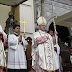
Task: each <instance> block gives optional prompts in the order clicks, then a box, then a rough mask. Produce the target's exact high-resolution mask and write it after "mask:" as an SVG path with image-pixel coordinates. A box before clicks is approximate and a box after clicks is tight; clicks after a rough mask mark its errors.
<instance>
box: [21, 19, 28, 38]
mask: <svg viewBox="0 0 72 72" xmlns="http://www.w3.org/2000/svg"><path fill="white" fill-rule="evenodd" d="M20 23H23V24H24V38H25V24H28V22H25V18H23V21H20Z"/></svg>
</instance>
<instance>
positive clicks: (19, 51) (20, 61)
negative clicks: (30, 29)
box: [7, 34, 28, 69]
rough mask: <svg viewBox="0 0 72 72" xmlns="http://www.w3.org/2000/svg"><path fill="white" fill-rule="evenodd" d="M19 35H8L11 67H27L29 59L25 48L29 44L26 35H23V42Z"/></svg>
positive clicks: (8, 65) (9, 63) (8, 66)
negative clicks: (20, 40)
mask: <svg viewBox="0 0 72 72" xmlns="http://www.w3.org/2000/svg"><path fill="white" fill-rule="evenodd" d="M18 38H19V36H16V35H14V34H11V35H9V36H8V47H9V48H8V64H7V68H9V69H27V61H26V56H25V52H24V49H25V48H26V46H27V45H28V43H27V41H25V39H24V37H22V42H23V45H22V44H21V42H19V41H18Z"/></svg>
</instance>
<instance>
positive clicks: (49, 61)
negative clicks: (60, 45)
mask: <svg viewBox="0 0 72 72" xmlns="http://www.w3.org/2000/svg"><path fill="white" fill-rule="evenodd" d="M46 36H47V37H48V39H46ZM37 39H38V40H37ZM38 43H39V44H38ZM40 43H41V44H40ZM32 67H33V69H35V71H36V72H48V71H55V70H57V69H58V65H57V62H56V57H55V52H54V46H53V39H52V37H51V35H50V34H48V33H46V32H43V31H41V30H39V31H38V32H35V33H34V36H33V41H32Z"/></svg>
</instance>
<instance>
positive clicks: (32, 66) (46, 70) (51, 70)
mask: <svg viewBox="0 0 72 72" xmlns="http://www.w3.org/2000/svg"><path fill="white" fill-rule="evenodd" d="M33 66H34V65H33ZM33 66H32V67H33ZM39 67H40V66H39ZM40 68H41V67H40ZM41 69H43V68H41ZM43 70H46V71H56V70H58V69H56V70H47V69H43Z"/></svg>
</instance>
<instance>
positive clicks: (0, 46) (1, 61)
mask: <svg viewBox="0 0 72 72" xmlns="http://www.w3.org/2000/svg"><path fill="white" fill-rule="evenodd" d="M6 39H7V35H6V33H5V32H4V31H3V29H2V27H1V25H0V72H3V67H4V66H6V61H5V57H6V54H5V51H4V43H5V42H6Z"/></svg>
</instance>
